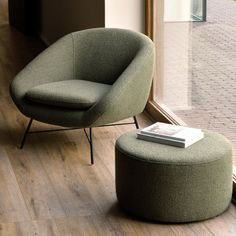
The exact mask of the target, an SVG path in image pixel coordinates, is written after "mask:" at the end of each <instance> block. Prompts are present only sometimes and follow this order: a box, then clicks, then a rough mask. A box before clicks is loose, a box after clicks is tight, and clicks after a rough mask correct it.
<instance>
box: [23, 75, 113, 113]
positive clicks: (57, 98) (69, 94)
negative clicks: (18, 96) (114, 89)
mask: <svg viewBox="0 0 236 236" xmlns="http://www.w3.org/2000/svg"><path fill="white" fill-rule="evenodd" d="M110 88H111V85H107V84H102V83H95V82H91V81H86V80H78V79H76V80H65V81H59V82H52V83H47V84H41V85H38V86H35V87H33V88H31V89H29V90H28V92H27V93H26V98H27V99H29V100H31V101H33V102H37V103H42V104H47V105H52V106H58V107H62V108H71V109H81V110H83V109H88V108H90V107H91V106H93V105H94V104H95V103H96V102H98V101H99V100H100V99H101V98H102V97H104V96H105V95H106V94H107V93H108V91H109V89H110Z"/></svg>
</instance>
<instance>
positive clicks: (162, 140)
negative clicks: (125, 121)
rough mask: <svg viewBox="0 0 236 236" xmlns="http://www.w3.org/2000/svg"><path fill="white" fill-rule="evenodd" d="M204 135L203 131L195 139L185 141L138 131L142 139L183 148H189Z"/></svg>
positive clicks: (138, 136)
mask: <svg viewBox="0 0 236 236" xmlns="http://www.w3.org/2000/svg"><path fill="white" fill-rule="evenodd" d="M203 137H204V134H203V132H202V133H201V135H199V136H196V137H194V138H193V139H190V140H188V141H186V142H183V141H179V140H173V139H168V138H159V137H156V136H151V135H148V134H142V133H140V132H138V133H137V138H138V139H142V140H145V141H149V142H154V143H161V144H166V145H171V146H176V147H182V148H187V147H189V146H191V145H192V144H194V143H196V142H197V141H199V140H201V139H202V138H203Z"/></svg>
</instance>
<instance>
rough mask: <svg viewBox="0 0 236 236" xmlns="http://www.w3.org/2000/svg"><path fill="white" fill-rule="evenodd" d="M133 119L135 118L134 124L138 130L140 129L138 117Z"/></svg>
mask: <svg viewBox="0 0 236 236" xmlns="http://www.w3.org/2000/svg"><path fill="white" fill-rule="evenodd" d="M133 118H134V124H135V127H136V129H139V125H138V121H137V118H136V116H134V117H133Z"/></svg>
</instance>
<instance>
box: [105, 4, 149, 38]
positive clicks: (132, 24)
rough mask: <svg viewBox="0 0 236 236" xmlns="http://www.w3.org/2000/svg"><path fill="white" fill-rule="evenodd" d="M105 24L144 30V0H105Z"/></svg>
mask: <svg viewBox="0 0 236 236" xmlns="http://www.w3.org/2000/svg"><path fill="white" fill-rule="evenodd" d="M105 26H106V27H108V28H109V27H111V28H125V29H131V30H135V31H139V32H142V33H144V32H145V0H105Z"/></svg>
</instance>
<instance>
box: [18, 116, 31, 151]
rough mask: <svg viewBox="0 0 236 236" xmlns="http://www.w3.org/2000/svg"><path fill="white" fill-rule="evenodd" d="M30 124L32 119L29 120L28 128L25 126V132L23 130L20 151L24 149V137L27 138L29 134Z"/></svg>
mask: <svg viewBox="0 0 236 236" xmlns="http://www.w3.org/2000/svg"><path fill="white" fill-rule="evenodd" d="M32 122H33V119H32V118H31V119H30V121H29V123H28V126H27V128H26V130H25V133H24V136H23V138H22V140H21V144H20V147H19V148H20V149H22V148H23V147H24V144H25V140H26V137H27V135H28V133H29V130H30V127H31V125H32Z"/></svg>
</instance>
